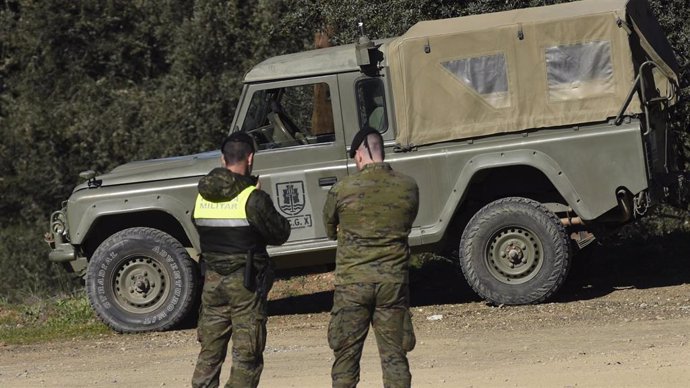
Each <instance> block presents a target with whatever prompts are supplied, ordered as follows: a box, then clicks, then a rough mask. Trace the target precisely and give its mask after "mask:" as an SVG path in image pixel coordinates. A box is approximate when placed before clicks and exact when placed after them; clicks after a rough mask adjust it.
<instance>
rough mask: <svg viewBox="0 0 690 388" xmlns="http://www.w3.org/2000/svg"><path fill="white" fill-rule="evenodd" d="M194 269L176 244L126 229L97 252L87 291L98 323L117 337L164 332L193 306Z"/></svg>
mask: <svg viewBox="0 0 690 388" xmlns="http://www.w3.org/2000/svg"><path fill="white" fill-rule="evenodd" d="M200 283H201V279H200V277H199V274H198V269H197V265H196V263H195V262H194V261H193V260H192V259H191V258H190V257H189V254H188V253H187V251H186V250H185V249H184V247H183V246H182V244H180V243H179V242H178V241H177V240H176V239H174V238H173V237H172V236H170V235H169V234H167V233H164V232H162V231H160V230H157V229H152V228H143V227H138V228H130V229H125V230H123V231H120V232H118V233H115V234H113V235H112V236H110V237H108V238H107V239H106V240H105V241H103V243H102V244H101V245H100V246H99V247H98V249H96V251H95V252H94V254H93V256H92V257H91V260H90V261H89V265H88V268H87V272H86V291H87V294H88V296H89V302H90V303H91V306H92V307H93V309H94V310H95V311H96V314H98V316H99V318H100V319H101V320H102V321H103V322H104V323H105V324H107V325H108V326H110V327H111V328H112V329H113V330H115V331H118V332H121V333H132V332H144V331H158V330H167V329H170V328H172V327H174V326H175V325H177V324H178V323H180V322H181V321H182V320H183V319H184V318H185V317H186V316H187V315H188V314H189V313H190V312H192V310H193V309H194V307H195V305H196V302H197V295H198V289H199V285H200Z"/></svg>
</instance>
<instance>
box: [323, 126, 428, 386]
mask: <svg viewBox="0 0 690 388" xmlns="http://www.w3.org/2000/svg"><path fill="white" fill-rule="evenodd" d="M350 157H351V158H354V159H355V164H356V166H357V169H358V170H359V172H358V173H357V174H354V175H351V176H349V177H347V178H345V179H343V180H342V181H341V182H339V183H337V184H336V185H335V186H333V187H332V188H331V190H330V192H329V193H328V198H327V200H326V204H325V206H324V209H323V218H324V223H325V225H326V230H327V233H328V237H329V238H331V239H337V240H338V250H337V253H336V268H335V292H334V294H333V310H332V311H331V321H330V324H329V326H328V344H329V346H330V347H331V349H333V352H334V354H335V361H334V362H333V367H332V369H331V377H332V379H333V387H334V388H341V387H342V388H345V387H348V388H349V387H355V386H356V385H357V382H358V381H359V360H360V357H361V355H362V349H363V347H364V340H365V338H366V336H367V332H368V331H369V325H371V326H373V328H374V333H375V335H376V343H377V345H378V349H379V355H380V357H381V369H382V370H383V385H384V387H387V388H388V387H390V388H393V387H409V386H410V381H411V375H410V368H409V365H408V363H407V352H409V351H411V350H412V349H413V348H414V345H415V335H414V330H413V328H412V321H411V319H410V318H411V317H410V311H409V290H408V278H409V276H408V267H409V259H410V248H409V245H408V241H407V238H408V235H409V234H410V229H411V228H412V222H413V221H414V219H415V217H416V216H417V210H418V208H419V189H418V188H417V184H416V183H415V181H414V179H412V178H410V177H408V176H405V175H403V174H400V173H397V172H395V171H393V170H392V169H391V166H390V165H389V164H388V163H384V162H383V159H384V150H383V139H382V138H381V135H380V134H379V132H378V131H376V130H375V129H373V128H367V129H363V130H361V131H359V132H358V133H357V134H356V135H355V137H354V139H353V141H352V146H351V147H350Z"/></svg>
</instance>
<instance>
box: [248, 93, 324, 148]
mask: <svg viewBox="0 0 690 388" xmlns="http://www.w3.org/2000/svg"><path fill="white" fill-rule="evenodd" d="M242 131H244V132H246V133H248V134H250V135H252V137H254V139H255V140H256V143H257V146H258V149H259V150H265V149H273V148H282V147H293V146H297V145H304V144H315V143H325V142H332V141H334V140H335V125H334V122H333V107H332V104H331V95H330V89H329V87H328V84H326V83H317V84H307V85H299V86H290V87H284V88H275V89H265V90H258V91H256V92H254V94H253V95H252V98H251V102H250V103H249V108H248V109H247V115H246V117H245V120H244V123H242Z"/></svg>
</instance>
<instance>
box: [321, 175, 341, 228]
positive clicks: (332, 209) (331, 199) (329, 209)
mask: <svg viewBox="0 0 690 388" xmlns="http://www.w3.org/2000/svg"><path fill="white" fill-rule="evenodd" d="M335 188H336V186H333V187H331V190H329V191H328V196H327V197H326V204H324V205H323V224H324V225H325V226H326V236H328V238H330V239H331V240H337V239H338V209H337V204H338V193H337V191H336V190H335Z"/></svg>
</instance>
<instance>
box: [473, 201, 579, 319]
mask: <svg viewBox="0 0 690 388" xmlns="http://www.w3.org/2000/svg"><path fill="white" fill-rule="evenodd" d="M570 262H571V256H570V248H569V239H568V235H567V233H566V230H565V228H564V227H563V225H562V224H561V221H560V219H559V218H558V217H556V215H555V214H553V213H552V212H551V211H549V210H548V209H547V208H546V207H544V206H543V205H542V204H540V203H539V202H536V201H533V200H530V199H527V198H519V197H510V198H503V199H499V200H497V201H494V202H491V203H489V204H488V205H486V206H484V207H483V208H481V209H480V210H479V211H478V212H477V213H476V214H475V215H474V216H473V217H472V219H470V221H469V223H468V224H467V227H466V228H465V231H464V232H463V234H462V238H461V239H460V267H461V268H462V272H463V274H464V275H465V278H466V279H467V282H468V283H469V284H470V286H471V287H472V288H473V289H474V291H475V292H476V293H477V294H479V296H481V297H482V298H484V299H486V300H487V301H489V302H490V303H493V304H506V305H518V304H529V303H539V302H542V301H544V300H546V299H547V298H549V297H550V296H552V295H553V294H554V293H555V292H556V291H558V289H559V288H560V287H561V285H562V284H563V282H564V281H565V278H566V276H567V275H568V271H569V270H570Z"/></svg>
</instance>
